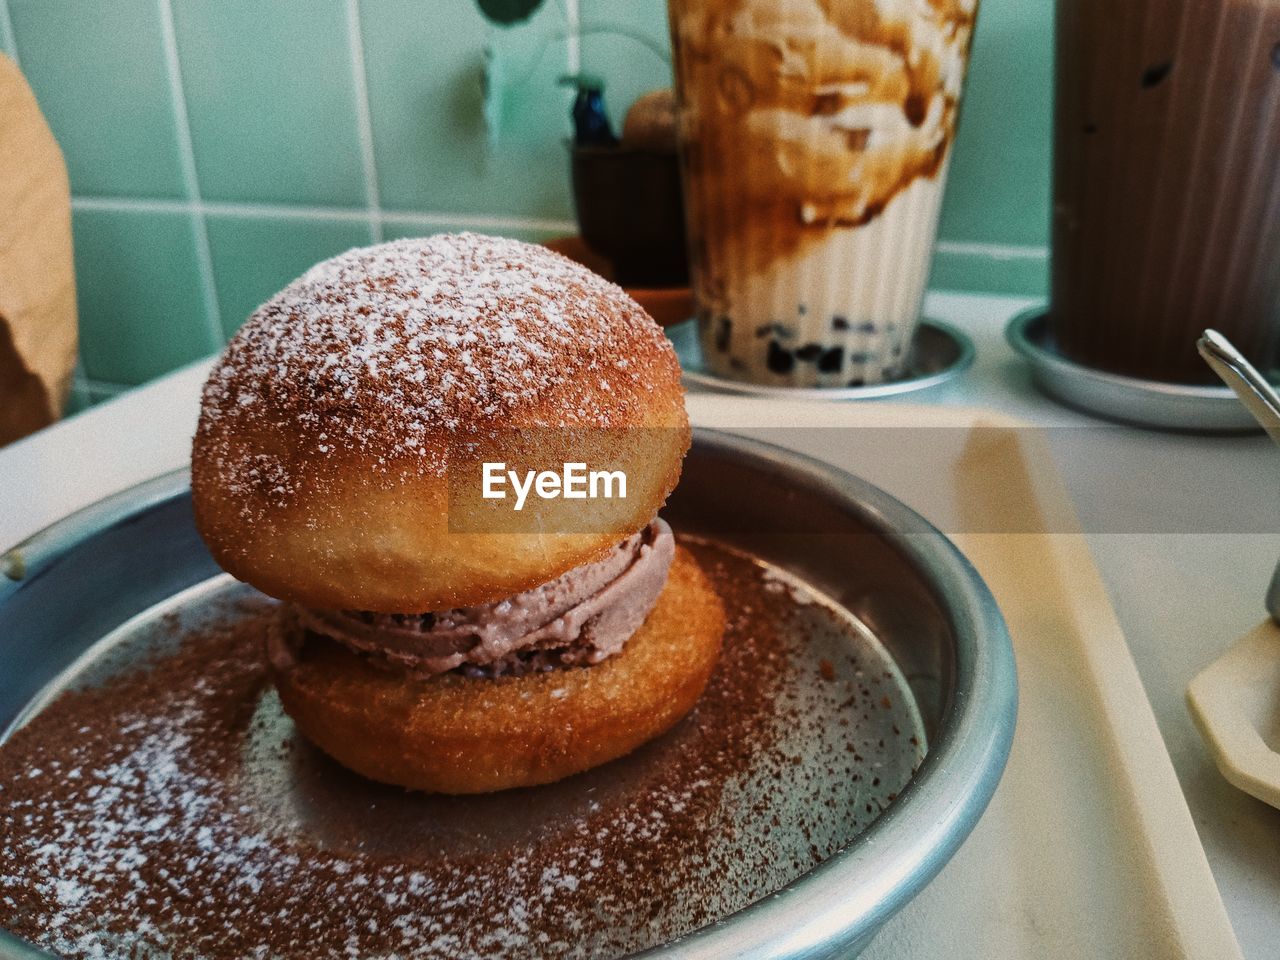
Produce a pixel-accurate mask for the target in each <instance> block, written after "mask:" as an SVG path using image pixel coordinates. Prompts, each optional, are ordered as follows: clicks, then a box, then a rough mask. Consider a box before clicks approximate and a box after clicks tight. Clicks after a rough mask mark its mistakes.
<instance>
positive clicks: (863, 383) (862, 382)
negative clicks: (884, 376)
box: [845, 377, 867, 387]
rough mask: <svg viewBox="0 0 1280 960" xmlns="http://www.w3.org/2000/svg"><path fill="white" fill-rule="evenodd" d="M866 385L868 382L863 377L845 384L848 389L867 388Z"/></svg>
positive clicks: (855, 378)
mask: <svg viewBox="0 0 1280 960" xmlns="http://www.w3.org/2000/svg"><path fill="white" fill-rule="evenodd" d="M866 385H867V381H866V380H865V379H864V378H862V377H854V378H853V379H851V380H850V381H849V382H848V383H846V384H845V386H846V387H865V386H866Z"/></svg>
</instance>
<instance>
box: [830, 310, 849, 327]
mask: <svg viewBox="0 0 1280 960" xmlns="http://www.w3.org/2000/svg"><path fill="white" fill-rule="evenodd" d="M849 326H850V324H849V321H848V320H846V319H845V318H844V317H842V316H839V315H838V314H837V315H836V316H834V317H832V318H831V329H832V330H848V329H849Z"/></svg>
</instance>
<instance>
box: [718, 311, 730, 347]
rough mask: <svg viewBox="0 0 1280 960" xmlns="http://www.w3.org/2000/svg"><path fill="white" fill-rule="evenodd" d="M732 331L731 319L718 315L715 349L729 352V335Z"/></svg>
mask: <svg viewBox="0 0 1280 960" xmlns="http://www.w3.org/2000/svg"><path fill="white" fill-rule="evenodd" d="M732 332H733V321H731V320H730V319H729V318H728V317H720V318H719V319H718V320H717V321H716V337H715V342H716V349H717V350H719V351H720V352H721V353H728V352H729V335H730V334H731V333H732Z"/></svg>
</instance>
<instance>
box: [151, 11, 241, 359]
mask: <svg viewBox="0 0 1280 960" xmlns="http://www.w3.org/2000/svg"><path fill="white" fill-rule="evenodd" d="M156 2H157V5H158V7H159V12H160V35H161V38H162V42H163V46H164V59H165V68H166V72H167V73H168V76H169V95H170V98H171V99H172V100H173V117H174V122H175V125H176V126H177V128H178V154H179V157H180V158H181V162H182V179H183V181H184V183H185V185H186V188H187V196H188V198H190V204H189V205H188V208H187V209H188V210H189V211H190V213H191V224H192V227H191V229H192V233H193V234H194V238H195V244H196V259H197V261H199V263H200V280H201V283H200V287H201V293H202V295H203V297H204V304H205V313H206V314H207V315H208V322H209V334H210V336H211V338H212V342H211V343H210V346H211V347H212V348H213V349H214V350H217V349H220V348H221V347H222V345H223V343H224V342H225V341H226V336H225V335H224V334H223V332H222V310H221V307H220V306H219V304H218V290H217V287H216V286H215V285H214V282H213V250H212V248H211V247H210V245H209V223H208V220H207V219H206V217H205V211H204V206H203V203H202V201H201V198H200V178H199V174H198V173H197V171H196V151H195V146H194V144H193V143H192V141H191V118H190V116H189V115H188V113H187V94H186V90H185V89H184V87H183V85H182V64H181V62H180V61H179V59H178V35H177V31H176V30H175V29H174V25H173V2H172V0H156Z"/></svg>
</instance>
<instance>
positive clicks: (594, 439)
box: [191, 235, 690, 613]
mask: <svg viewBox="0 0 1280 960" xmlns="http://www.w3.org/2000/svg"><path fill="white" fill-rule="evenodd" d="M689 440H690V432H689V423H688V418H687V416H686V414H685V410H684V392H683V390H682V388H681V385H680V368H679V364H678V362H677V360H676V357H675V353H674V351H673V350H672V347H671V344H670V342H669V341H668V340H667V339H666V338H665V336H664V335H663V334H662V331H661V330H660V329H659V328H658V327H657V325H656V324H655V323H654V322H653V320H652V319H651V318H650V317H649V316H648V315H647V314H646V313H645V312H644V310H643V309H641V308H640V306H639V305H638V304H636V303H635V301H634V300H632V299H631V298H630V297H628V296H627V295H626V293H625V292H624V291H622V290H621V289H620V288H618V287H616V286H614V285H613V284H610V283H608V282H607V281H605V280H603V279H601V278H600V277H598V276H596V275H595V274H593V273H591V272H590V271H588V270H586V269H585V268H583V267H581V266H580V265H577V264H573V263H571V262H570V261H568V260H566V259H565V258H563V257H560V256H559V255H557V254H555V253H552V252H551V251H549V250H546V249H545V248H541V247H533V246H531V245H528V244H521V243H517V242H516V241H510V240H501V239H498V238H490V237H478V236H474V235H462V236H438V237H432V238H426V239H418V240H401V241H395V242H393V243H389V244H383V245H380V246H377V247H371V248H366V249H363V250H353V251H349V252H348V253H346V254H343V255H341V256H339V257H335V258H334V259H333V260H330V261H326V262H325V263H323V264H320V265H318V266H317V267H316V268H315V269H314V270H312V271H310V272H308V273H307V274H306V275H304V276H303V277H301V278H299V279H298V280H297V281H295V282H294V283H293V284H290V286H289V287H287V288H286V289H285V290H283V291H281V292H280V293H279V294H278V295H277V296H276V297H274V298H272V299H271V300H270V301H268V302H267V303H266V304H264V305H263V306H262V307H261V308H259V309H258V310H257V311H256V312H255V313H254V315H253V316H252V317H250V318H249V320H248V322H246V324H245V325H244V326H243V327H242V328H241V330H240V331H239V332H238V333H237V335H236V336H235V337H234V338H233V339H232V342H231V343H230V344H229V346H228V348H227V351H226V353H225V354H224V355H223V357H222V359H221V360H220V362H219V363H218V364H217V365H215V367H214V369H213V372H212V373H211V375H210V377H209V381H208V383H207V384H206V386H205V390H204V396H203V401H202V406H201V416H200V423H199V426H198V428H197V431H196V436H195V442H194V445H193V449H192V461H191V481H192V495H193V499H194V507H195V517H196V525H197V527H198V529H199V530H200V533H201V535H202V536H203V537H204V539H205V542H206V543H207V544H208V546H209V549H210V551H211V552H212V553H213V556H214V559H215V560H217V561H218V563H219V564H220V565H221V566H222V567H223V568H224V569H226V570H228V571H229V572H231V573H232V574H233V575H235V576H236V577H238V578H239V579H241V580H245V581H247V582H249V583H251V584H252V585H254V586H255V587H257V588H259V589H260V590H262V591H263V592H265V593H268V594H271V595H272V596H276V597H280V598H282V599H287V600H293V601H295V602H298V603H301V604H304V605H307V606H312V607H318V608H325V609H357V610H373V611H379V612H385V613H397V612H399V613H413V612H420V611H424V610H438V609H445V608H450V607H458V606H472V605H475V604H480V603H487V602H490V601H493V600H497V599H500V598H502V597H505V596H510V595H512V594H514V593H518V592H520V591H522V590H526V589H529V588H531V587H534V586H537V585H538V584H541V583H545V582H547V581H549V580H552V579H554V578H555V577H557V576H559V575H560V574H562V573H564V572H565V571H567V570H570V569H572V568H574V567H577V566H581V565H582V564H584V563H588V562H590V561H592V560H595V559H598V558H599V557H600V556H602V555H603V554H604V553H605V551H607V550H608V549H609V548H610V547H612V546H613V545H614V544H616V543H617V542H618V541H620V540H621V539H623V538H625V537H626V536H628V535H630V534H632V533H634V532H635V531H637V530H640V529H641V528H642V527H644V525H645V524H647V523H648V522H649V520H650V519H651V518H652V517H653V515H654V514H655V513H656V512H657V511H658V508H659V507H660V506H661V505H662V503H663V502H664V501H665V499H666V497H667V495H668V494H669V493H670V492H671V490H672V489H673V488H674V486H675V484H676V481H677V480H678V479H679V475H680V464H681V461H682V459H683V457H684V454H685V452H686V451H687V450H688V447H689ZM484 462H507V463H509V464H510V465H511V466H517V462H519V463H520V464H521V465H524V466H527V467H530V468H535V469H554V470H557V471H558V470H560V469H561V468H562V467H563V464H565V463H570V462H573V463H578V462H585V463H587V464H588V468H589V469H607V470H614V469H623V470H625V472H626V473H627V478H628V484H627V498H626V499H625V500H623V499H610V500H604V499H597V500H592V501H583V500H574V501H565V500H563V499H561V500H540V499H538V498H536V497H533V496H531V497H530V501H529V502H528V503H527V504H526V506H525V508H524V510H523V511H522V513H521V514H519V515H518V519H520V520H521V521H523V523H522V524H521V526H520V528H519V529H517V530H514V531H511V530H507V531H503V532H495V527H494V524H493V523H492V522H490V519H491V518H493V517H494V516H496V514H495V513H494V511H495V510H497V509H498V508H497V507H496V506H495V504H497V503H499V502H498V501H493V500H489V501H484V502H483V503H479V502H478V501H479V494H480V487H481V483H480V481H481V464H482V463H484ZM460 491H461V495H460ZM468 498H470V499H468ZM509 505H510V501H506V502H505V503H503V504H502V507H501V509H502V510H508V511H509ZM480 507H488V508H489V510H490V512H489V513H488V514H484V515H483V516H484V517H485V518H489V519H485V520H483V521H482V522H480V523H470V524H468V523H467V522H466V521H467V520H468V518H469V517H470V518H471V519H474V516H472V515H471V514H470V513H469V512H468V511H469V510H472V509H473V508H474V510H477V511H478V510H479V508H480ZM509 517H510V518H512V519H515V518H516V515H514V514H509ZM475 530H483V531H485V532H483V533H475V532H471V531H475ZM582 531H586V532H582Z"/></svg>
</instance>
